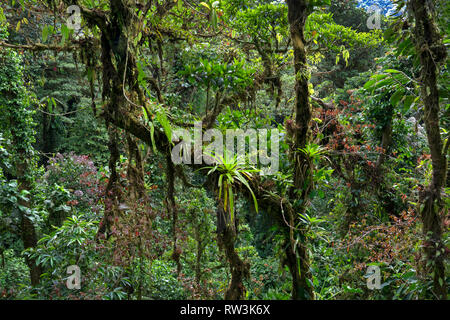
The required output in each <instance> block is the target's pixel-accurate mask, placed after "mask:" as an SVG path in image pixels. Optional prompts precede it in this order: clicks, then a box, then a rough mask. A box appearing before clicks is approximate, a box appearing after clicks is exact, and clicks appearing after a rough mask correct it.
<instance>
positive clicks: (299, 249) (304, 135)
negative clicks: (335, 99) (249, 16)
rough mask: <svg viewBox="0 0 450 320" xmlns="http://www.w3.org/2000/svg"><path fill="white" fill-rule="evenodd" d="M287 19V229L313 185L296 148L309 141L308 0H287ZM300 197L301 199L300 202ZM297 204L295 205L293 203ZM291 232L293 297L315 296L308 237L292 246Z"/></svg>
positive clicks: (306, 164) (288, 252)
mask: <svg viewBox="0 0 450 320" xmlns="http://www.w3.org/2000/svg"><path fill="white" fill-rule="evenodd" d="M286 2H287V5H288V20H289V25H290V32H291V39H292V45H293V48H294V68H295V80H296V83H295V95H296V101H295V126H294V128H293V129H294V137H293V138H294V144H293V148H292V149H293V150H292V155H293V160H294V188H292V190H291V192H290V198H291V200H292V203H294V212H293V213H292V215H293V217H292V222H293V223H291V225H290V228H294V226H295V223H294V221H296V220H297V219H296V218H297V217H296V216H295V217H294V215H296V214H297V213H304V211H305V209H306V201H307V198H308V195H309V192H310V189H311V187H312V181H311V177H310V174H311V168H310V164H309V161H308V159H306V156H305V154H303V153H302V152H300V151H299V149H300V148H304V147H305V146H306V144H307V142H308V136H309V127H310V122H311V106H310V103H309V90H308V80H309V77H310V76H309V70H308V67H307V60H306V49H305V38H304V27H305V23H306V19H307V18H308V15H309V14H310V9H309V8H308V1H305V0H287V1H286ZM299 200H300V201H299ZM296 203H298V204H296ZM292 232H293V230H292V231H291V235H290V240H289V242H290V244H289V245H288V246H287V248H286V258H287V259H286V262H287V263H288V267H289V270H290V273H291V276H292V299H314V292H313V288H312V285H311V284H312V279H311V273H310V272H309V261H308V260H309V259H308V253H307V243H306V242H307V239H306V237H304V236H303V234H302V233H303V232H302V231H301V230H296V233H297V237H298V238H300V239H301V241H303V243H298V244H297V245H295V242H294V238H293V236H292Z"/></svg>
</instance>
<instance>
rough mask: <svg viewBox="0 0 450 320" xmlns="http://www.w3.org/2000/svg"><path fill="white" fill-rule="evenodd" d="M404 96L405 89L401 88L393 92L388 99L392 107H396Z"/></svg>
mask: <svg viewBox="0 0 450 320" xmlns="http://www.w3.org/2000/svg"><path fill="white" fill-rule="evenodd" d="M404 95H405V89H403V88H401V89H399V90H397V91H395V92H394V94H393V95H392V96H391V99H390V102H391V104H392V106H394V107H396V106H397V105H398V104H399V103H400V101H401V100H402V98H403V96H404Z"/></svg>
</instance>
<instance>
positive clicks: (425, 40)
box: [409, 0, 447, 299]
mask: <svg viewBox="0 0 450 320" xmlns="http://www.w3.org/2000/svg"><path fill="white" fill-rule="evenodd" d="M409 6H410V10H411V11H412V13H413V16H414V20H415V26H414V41H415V45H416V51H417V53H418V54H419V57H420V64H421V97H422V101H423V103H424V121H425V129H426V132H427V138H428V145H429V148H430V151H431V161H432V166H433V178H432V181H431V183H430V185H429V186H428V188H427V190H425V192H424V193H423V194H422V195H421V198H422V203H423V204H424V206H423V209H422V212H421V218H422V222H423V232H424V235H425V237H426V242H425V245H424V247H425V253H426V256H427V258H428V260H429V261H431V269H432V270H431V272H432V274H433V293H434V294H435V295H436V296H438V297H439V298H440V299H447V285H446V281H445V262H444V259H445V254H444V252H445V248H444V246H443V243H442V233H443V226H442V220H443V219H442V217H441V214H442V213H444V211H445V208H444V207H443V202H442V199H441V190H442V188H443V187H444V185H445V181H446V176H447V163H446V154H444V153H443V143H442V138H441V134H440V131H441V130H440V121H439V111H440V106H439V91H438V87H437V78H438V72H439V67H440V64H441V63H442V62H443V61H445V58H446V48H445V46H444V45H443V44H442V39H441V36H440V33H439V30H438V28H437V26H436V23H435V21H434V12H433V8H431V7H430V5H429V1H426V0H411V1H410V3H409Z"/></svg>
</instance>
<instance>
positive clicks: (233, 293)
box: [217, 200, 250, 300]
mask: <svg viewBox="0 0 450 320" xmlns="http://www.w3.org/2000/svg"><path fill="white" fill-rule="evenodd" d="M228 216H229V214H227V213H225V212H224V209H223V204H222V202H221V201H220V200H219V205H218V208H217V243H218V245H219V248H221V249H222V250H223V251H224V252H225V256H226V258H227V261H228V263H229V266H230V271H231V281H230V284H229V286H228V288H227V290H226V292H225V300H243V299H244V298H245V292H246V289H245V286H244V279H246V278H249V277H250V265H249V264H248V263H247V262H245V261H243V260H242V259H241V258H240V257H239V254H238V253H237V252H236V249H235V247H234V245H235V242H236V237H237V231H236V227H235V225H234V223H229V221H227V217H228ZM235 221H236V220H235Z"/></svg>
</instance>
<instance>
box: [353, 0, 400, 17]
mask: <svg viewBox="0 0 450 320" xmlns="http://www.w3.org/2000/svg"><path fill="white" fill-rule="evenodd" d="M358 3H359V7H363V8H366V9H367V8H369V7H370V6H372V5H377V6H378V7H380V8H381V9H382V13H383V14H385V15H389V14H391V13H393V12H394V4H393V3H392V2H391V1H390V0H358Z"/></svg>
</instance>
